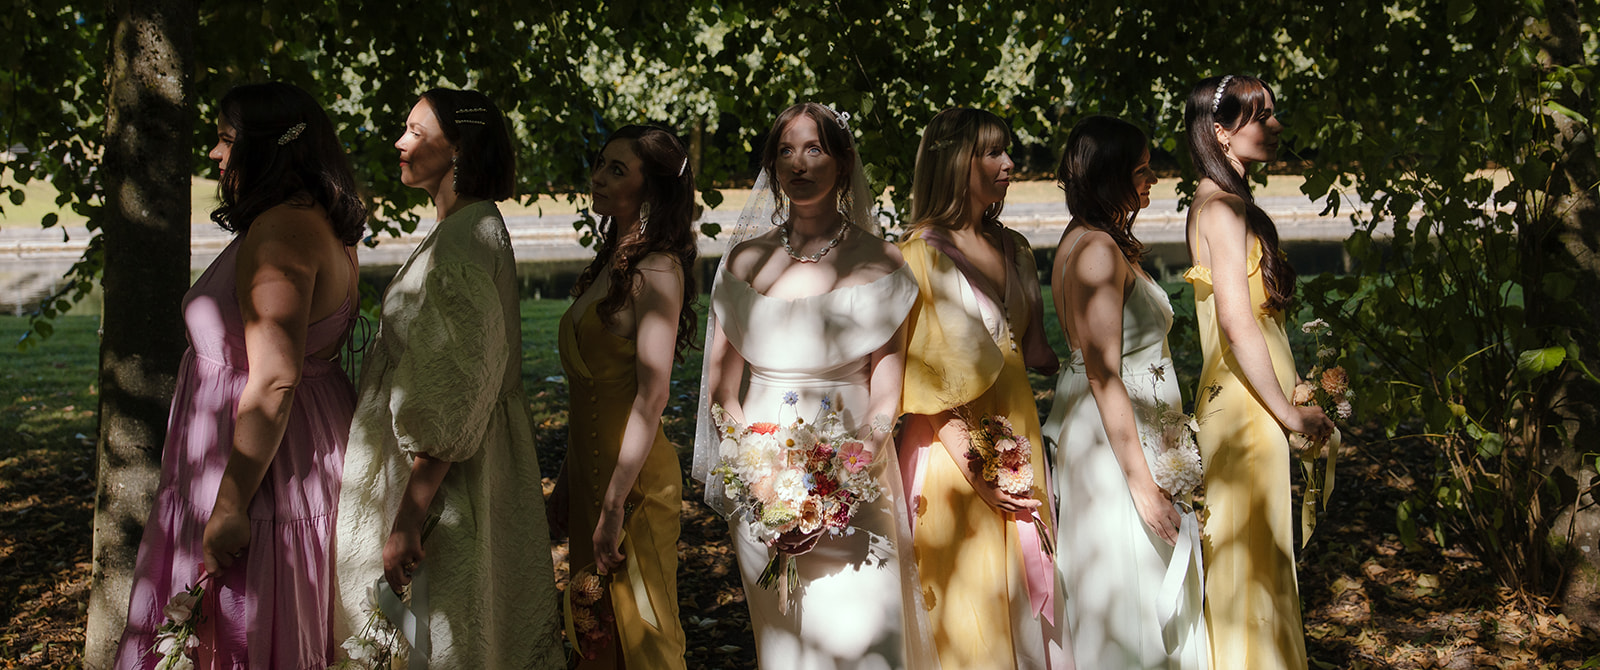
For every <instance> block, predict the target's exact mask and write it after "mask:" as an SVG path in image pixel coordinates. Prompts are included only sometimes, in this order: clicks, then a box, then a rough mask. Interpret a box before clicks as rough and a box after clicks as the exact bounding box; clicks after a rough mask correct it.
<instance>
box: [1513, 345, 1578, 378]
mask: <svg viewBox="0 0 1600 670" xmlns="http://www.w3.org/2000/svg"><path fill="white" fill-rule="evenodd" d="M1566 359H1567V350H1566V349H1563V348H1561V347H1545V348H1543V349H1529V350H1527V351H1524V352H1522V354H1521V355H1519V356H1517V374H1519V375H1521V376H1522V377H1523V378H1524V379H1533V378H1534V377H1538V376H1539V375H1542V374H1544V373H1546V372H1549V371H1551V370H1554V369H1556V367H1557V366H1559V365H1561V363H1562V362H1563V361H1565V360H1566Z"/></svg>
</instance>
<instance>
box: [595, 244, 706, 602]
mask: <svg viewBox="0 0 1600 670" xmlns="http://www.w3.org/2000/svg"><path fill="white" fill-rule="evenodd" d="M639 270H640V272H639V277H640V281H639V282H638V287H637V288H636V289H635V292H634V294H633V309H634V313H635V315H636V316H637V318H638V324H639V325H638V330H637V331H635V336H634V342H635V350H636V351H637V352H638V362H637V366H636V367H637V375H638V392H637V393H636V394H635V396H634V399H633V407H632V409H630V410H629V412H628V423H627V425H626V427H625V428H624V429H623V433H622V446H621V449H620V452H619V453H618V454H617V467H616V469H615V470H612V471H611V482H610V484H609V485H608V486H607V487H606V492H605V498H604V499H603V500H602V501H601V502H600V523H599V524H598V525H597V526H596V527H595V530H594V538H593V541H594V556H595V565H596V567H597V568H598V572H599V573H600V574H610V573H611V572H612V571H614V570H616V569H617V568H618V567H619V566H621V565H622V561H623V560H624V558H625V557H624V556H623V555H622V552H621V550H620V549H621V546H620V545H621V543H622V513H623V507H624V506H625V505H626V503H627V501H628V493H629V492H630V491H632V490H633V484H634V482H635V481H636V480H638V478H639V471H640V470H642V469H643V468H644V461H645V458H646V457H648V456H649V455H650V448H651V447H652V446H654V445H655V439H656V431H657V430H658V429H659V428H660V426H661V413H662V412H663V411H665V410H666V408H667V399H668V398H669V396H670V394H671V384H670V383H671V380H672V359H673V355H674V349H675V347H676V345H677V340H678V311H679V309H680V308H681V307H682V304H683V272H684V269H683V268H680V267H678V264H677V261H676V259H674V258H672V257H671V256H668V255H666V254H651V255H649V256H646V257H645V258H644V260H643V261H641V262H640V263H639Z"/></svg>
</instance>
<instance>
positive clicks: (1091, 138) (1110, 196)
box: [1056, 115, 1150, 263]
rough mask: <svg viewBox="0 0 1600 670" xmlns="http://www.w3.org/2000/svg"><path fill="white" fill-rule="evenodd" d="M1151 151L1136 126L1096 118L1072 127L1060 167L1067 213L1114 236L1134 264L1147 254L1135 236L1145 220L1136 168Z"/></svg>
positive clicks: (1119, 247)
mask: <svg viewBox="0 0 1600 670" xmlns="http://www.w3.org/2000/svg"><path fill="white" fill-rule="evenodd" d="M1149 146H1150V142H1149V140H1148V139H1147V138H1146V137H1145V135H1144V133H1143V132H1142V131H1140V130H1139V128H1138V127H1136V126H1134V125H1133V124H1131V123H1128V122H1127V121H1123V120H1122V119H1116V118H1112V117H1109V116H1099V115H1096V116H1090V117H1088V118H1085V119H1083V120H1082V121H1079V122H1078V124H1077V125H1075V126H1073V127H1072V133H1071V134H1069V135H1067V148H1066V149H1065V150H1063V151H1062V152H1061V165H1060V166H1059V167H1057V168H1056V184H1057V185H1059V186H1060V187H1061V190H1062V191H1063V192H1064V193H1065V194H1066V200H1067V211H1069V212H1071V213H1072V215H1073V216H1074V217H1076V218H1077V219H1078V220H1079V221H1081V222H1083V224H1084V225H1086V226H1088V227H1090V228H1093V229H1095V230H1099V231H1104V232H1105V233H1106V234H1107V235H1110V236H1111V239H1112V240H1114V241H1116V243H1117V248H1118V249H1121V250H1122V255H1123V256H1124V257H1126V258H1127V259H1128V262H1130V263H1138V262H1139V259H1140V258H1143V257H1144V251H1145V249H1144V244H1143V243H1142V242H1140V241H1139V238H1137V237H1134V235H1133V221H1134V219H1136V218H1138V216H1139V189H1138V185H1137V184H1134V182H1133V169H1134V168H1135V167H1138V165H1139V159H1140V158H1142V157H1144V152H1145V151H1146V150H1147V149H1148V148H1149Z"/></svg>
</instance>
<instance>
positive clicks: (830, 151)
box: [761, 102, 860, 225]
mask: <svg viewBox="0 0 1600 670" xmlns="http://www.w3.org/2000/svg"><path fill="white" fill-rule="evenodd" d="M802 114H803V115H805V116H809V117H811V120H812V121H815V122H816V124H817V139H818V140H819V142H820V143H821V144H822V152H823V153H825V154H827V155H829V156H831V157H833V160H834V163H836V164H837V165H838V166H839V174H838V177H837V178H835V179H834V182H833V194H834V197H835V198H837V197H838V196H839V194H840V193H845V192H848V191H849V190H850V178H851V177H852V176H853V175H851V173H850V172H851V170H854V169H855V165H856V150H855V148H854V145H853V144H852V143H851V140H850V131H848V130H845V128H844V126H843V125H841V124H840V123H839V114H838V113H837V112H835V111H833V110H831V109H828V108H827V107H826V106H824V105H819V104H817V103H815V102H802V103H797V104H794V105H790V106H789V108H788V109H785V110H783V111H782V112H781V113H779V114H778V118H777V119H776V120H774V121H773V122H772V130H770V131H768V132H767V141H766V143H765V144H763V145H762V147H761V169H762V171H764V172H766V173H767V183H769V184H772V192H773V193H774V194H776V195H777V198H778V206H777V207H774V208H773V209H772V219H773V221H772V223H773V224H774V225H777V224H781V223H783V222H784V221H787V220H788V218H789V196H788V194H786V193H784V192H783V186H782V185H781V184H782V182H780V181H779V180H778V145H779V144H780V143H782V140H783V129H784V128H787V127H788V126H789V124H790V123H792V122H793V121H794V120H795V119H797V118H800V116H801V115H802ZM857 223H860V222H857Z"/></svg>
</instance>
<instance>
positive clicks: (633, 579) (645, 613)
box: [621, 531, 661, 628]
mask: <svg viewBox="0 0 1600 670" xmlns="http://www.w3.org/2000/svg"><path fill="white" fill-rule="evenodd" d="M621 545H622V546H623V547H624V549H623V550H622V554H623V558H622V565H623V569H625V570H627V571H628V588H629V589H630V590H632V591H633V603H634V604H635V605H637V606H638V608H639V618H641V619H644V622H645V623H647V624H650V625H651V626H652V627H654V628H660V627H661V623H660V620H659V619H657V618H656V608H655V606H654V605H652V604H651V603H650V591H649V590H648V589H646V588H645V584H644V575H643V574H641V573H640V572H639V562H638V561H635V560H633V556H635V552H634V546H633V542H632V541H631V540H630V539H628V532H627V531H623V532H622V542H621Z"/></svg>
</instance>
